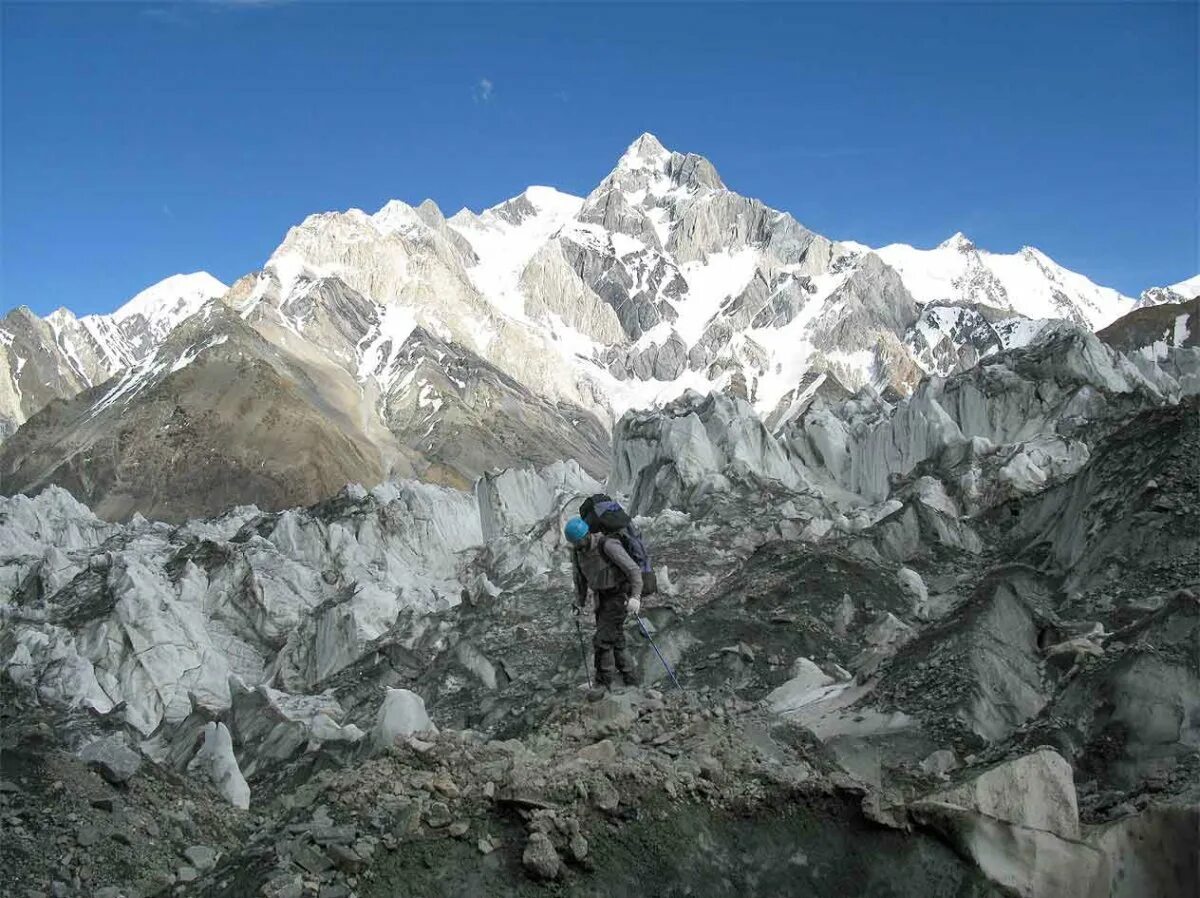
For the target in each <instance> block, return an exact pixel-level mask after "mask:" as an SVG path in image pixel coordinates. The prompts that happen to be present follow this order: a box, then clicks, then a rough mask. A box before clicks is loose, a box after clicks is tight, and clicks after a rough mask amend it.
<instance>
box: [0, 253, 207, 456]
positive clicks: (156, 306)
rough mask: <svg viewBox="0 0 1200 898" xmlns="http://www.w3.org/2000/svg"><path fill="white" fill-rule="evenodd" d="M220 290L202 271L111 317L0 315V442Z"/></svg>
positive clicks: (138, 351)
mask: <svg viewBox="0 0 1200 898" xmlns="http://www.w3.org/2000/svg"><path fill="white" fill-rule="evenodd" d="M227 289H228V288H227V287H226V286H225V285H224V284H222V283H221V282H220V281H218V280H217V279H216V278H214V277H212V276H211V275H209V274H207V273H206V272H197V273H195V274H190V275H175V276H174V277H170V278H167V279H166V280H164V281H161V282H160V283H158V284H155V285H154V286H152V287H149V288H147V289H146V290H144V291H142V292H141V293H139V294H138V295H137V296H135V297H134V298H133V299H131V300H130V301H129V302H127V303H126V304H125V305H124V306H122V307H121V308H120V309H118V310H117V311H116V312H113V313H112V314H111V315H85V316H84V317H83V318H76V317H75V316H74V315H73V314H72V313H71V312H70V311H69V310H67V309H58V310H57V311H55V312H52V313H51V314H50V315H48V316H47V317H46V318H45V319H42V318H39V317H38V316H37V315H35V314H34V313H33V312H32V311H30V309H28V308H27V307H25V306H21V307H20V308H17V309H13V310H12V311H11V312H9V313H8V314H7V315H6V316H5V317H4V318H3V319H0V442H3V441H4V440H5V439H6V438H7V437H8V436H9V435H10V434H11V433H12V432H13V431H14V430H16V428H17V427H18V426H19V425H20V424H21V423H22V422H24V421H25V420H26V419H27V418H29V417H30V416H31V415H32V414H34V413H35V412H36V411H38V410H39V409H41V408H42V407H43V406H45V405H46V404H47V403H48V402H51V401H52V400H55V399H69V398H71V397H72V396H74V395H75V394H77V393H79V392H80V391H82V390H85V389H87V388H88V387H93V386H97V385H99V384H101V383H103V382H104V381H106V380H108V378H110V377H112V376H113V375H114V374H116V373H117V372H118V371H120V370H121V369H123V368H127V367H129V366H131V365H136V364H137V363H138V362H141V361H142V360H144V359H145V358H146V357H147V356H149V355H150V354H152V353H153V352H154V349H155V348H156V347H157V346H158V344H160V343H161V342H162V341H163V340H164V339H166V337H167V335H168V334H169V333H170V332H171V331H172V330H173V329H174V328H175V327H176V326H177V325H178V324H179V323H180V322H182V321H183V320H184V319H185V318H187V317H188V316H189V315H192V314H193V313H195V312H196V311H197V310H198V309H199V308H200V307H201V306H202V305H203V304H204V303H205V302H208V301H209V300H212V299H214V298H216V297H218V296H221V295H222V294H224V293H225V291H226V290H227Z"/></svg>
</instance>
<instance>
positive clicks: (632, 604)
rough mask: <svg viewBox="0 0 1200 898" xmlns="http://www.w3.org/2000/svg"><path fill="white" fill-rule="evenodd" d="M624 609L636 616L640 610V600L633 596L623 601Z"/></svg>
mask: <svg viewBox="0 0 1200 898" xmlns="http://www.w3.org/2000/svg"><path fill="white" fill-rule="evenodd" d="M625 610H626V611H628V612H629V613H630V614H632V615H633V616H634V617H637V616H638V612H639V611H641V610H642V600H641V599H639V598H637V597H636V596H635V597H634V598H632V599H630V600H629V601H627V602H626V603H625Z"/></svg>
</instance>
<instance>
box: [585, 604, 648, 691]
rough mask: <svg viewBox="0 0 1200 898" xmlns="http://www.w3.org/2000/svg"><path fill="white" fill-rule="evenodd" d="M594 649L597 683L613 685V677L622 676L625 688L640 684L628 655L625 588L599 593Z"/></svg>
mask: <svg viewBox="0 0 1200 898" xmlns="http://www.w3.org/2000/svg"><path fill="white" fill-rule="evenodd" d="M592 645H593V646H594V647H595V650H596V652H595V660H596V683H597V684H598V685H600V686H611V685H612V681H613V674H614V673H616V672H617V671H620V673H621V680H622V681H623V682H624V683H625V685H626V686H635V685H637V671H636V670H635V669H634V666H633V663H632V662H631V661H630V660H629V656H628V655H627V654H625V589H624V588H622V589H606V590H604V591H603V592H600V593H597V594H596V636H595V638H594V639H593V640H592Z"/></svg>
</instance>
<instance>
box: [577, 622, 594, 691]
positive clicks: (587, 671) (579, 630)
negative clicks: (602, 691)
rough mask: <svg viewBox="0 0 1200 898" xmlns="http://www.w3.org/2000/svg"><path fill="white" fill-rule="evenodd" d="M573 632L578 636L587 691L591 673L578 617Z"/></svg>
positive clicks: (590, 686)
mask: <svg viewBox="0 0 1200 898" xmlns="http://www.w3.org/2000/svg"><path fill="white" fill-rule="evenodd" d="M575 632H576V634H578V636H579V654H580V655H582V656H583V672H584V674H586V675H587V681H588V689H591V688H592V672H591V670H590V669H589V668H588V662H587V649H586V648H584V646H583V627H582V626H581V625H580V623H579V616H578V615H576V617H575Z"/></svg>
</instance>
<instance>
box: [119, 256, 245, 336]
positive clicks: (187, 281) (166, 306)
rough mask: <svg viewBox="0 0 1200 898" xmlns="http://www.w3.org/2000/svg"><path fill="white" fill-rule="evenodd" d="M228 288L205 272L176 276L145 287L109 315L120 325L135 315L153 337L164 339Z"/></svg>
mask: <svg viewBox="0 0 1200 898" xmlns="http://www.w3.org/2000/svg"><path fill="white" fill-rule="evenodd" d="M228 290H229V288H228V287H227V286H225V285H224V284H222V283H221V282H220V281H218V280H217V279H216V278H215V277H213V276H212V275H211V274H209V273H208V272H207V271H196V272H193V273H192V274H176V275H172V276H171V277H169V278H165V279H164V280H161V281H159V282H158V283H157V284H154V285H153V286H150V287H147V288H146V289H145V290H143V291H142V292H141V293H139V294H137V296H135V297H134V298H133V299H131V300H129V302H127V303H125V305H123V306H121V307H120V308H119V309H117V310H116V311H115V312H113V313H112V316H111V317H112V320H113V321H115V322H117V323H118V324H120V323H121V322H123V321H125V320H127V319H129V318H132V317H133V316H134V315H142V316H144V317H145V319H146V321H147V322H148V323H149V325H150V329H151V331H152V333H154V335H155V336H156V337H159V338H161V337H163V336H166V334H167V333H169V332H170V331H171V330H172V329H173V328H174V327H175V326H176V325H177V324H179V323H180V322H181V321H183V320H184V319H185V318H188V317H189V316H191V315H194V314H195V313H196V312H197V311H199V309H200V307H201V306H202V305H204V304H205V303H206V302H208V301H209V300H210V299H216V298H217V297H218V296H222V295H224V294H225V293H226V292H228Z"/></svg>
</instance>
